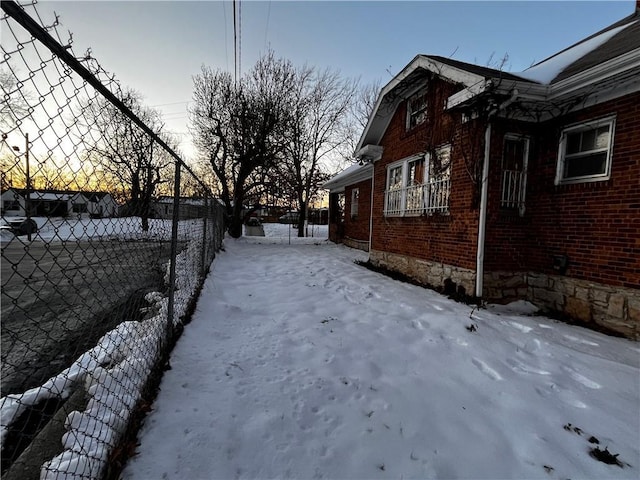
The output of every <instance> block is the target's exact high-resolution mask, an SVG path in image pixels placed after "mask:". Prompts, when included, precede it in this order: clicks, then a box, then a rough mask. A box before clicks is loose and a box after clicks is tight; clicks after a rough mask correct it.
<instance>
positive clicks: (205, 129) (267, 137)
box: [191, 51, 294, 238]
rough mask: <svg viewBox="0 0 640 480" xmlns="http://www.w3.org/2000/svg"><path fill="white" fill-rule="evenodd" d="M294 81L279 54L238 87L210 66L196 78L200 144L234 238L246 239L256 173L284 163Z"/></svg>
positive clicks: (193, 119)
mask: <svg viewBox="0 0 640 480" xmlns="http://www.w3.org/2000/svg"><path fill="white" fill-rule="evenodd" d="M293 79H294V69H293V67H292V65H291V63H290V62H289V61H286V60H284V59H278V58H276V57H275V54H274V52H273V51H269V52H267V53H266V54H265V55H264V56H262V57H261V58H260V59H259V60H258V62H257V63H256V65H255V66H254V67H253V68H252V69H251V70H250V71H249V72H248V73H247V74H246V75H245V76H244V77H243V78H242V79H240V80H239V81H238V82H235V81H233V80H232V78H231V75H229V74H228V73H226V72H222V71H220V70H217V71H213V70H211V69H210V68H207V67H203V68H202V71H201V73H200V74H199V75H196V76H195V77H194V94H193V99H194V107H193V109H192V110H191V123H192V127H193V129H194V138H195V143H196V147H197V148H198V150H199V151H200V153H201V154H202V155H204V156H205V157H206V158H207V160H208V161H209V164H210V165H211V168H212V169H213V172H214V173H215V175H216V177H217V179H218V181H219V183H220V191H221V197H222V200H223V202H224V204H225V206H226V210H227V215H228V220H229V226H228V229H229V233H230V235H231V236H232V237H235V238H237V237H239V236H241V235H242V223H243V204H244V201H245V197H247V196H248V195H250V194H251V193H252V192H253V191H255V189H257V188H259V187H260V186H261V185H260V181H259V180H258V181H257V180H256V175H255V173H256V172H257V171H259V170H260V169H268V168H270V167H272V166H273V165H274V164H275V163H276V161H277V160H278V159H279V158H281V152H282V150H283V143H282V138H283V135H282V132H283V126H284V125H285V123H286V122H285V118H286V114H287V109H286V106H287V101H288V100H287V96H288V91H289V89H290V86H291V84H292V82H293ZM257 178H258V179H259V178H260V175H258V177H257Z"/></svg>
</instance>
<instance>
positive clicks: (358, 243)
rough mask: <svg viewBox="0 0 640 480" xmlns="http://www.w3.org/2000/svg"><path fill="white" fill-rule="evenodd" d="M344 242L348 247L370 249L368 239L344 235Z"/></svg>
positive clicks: (366, 250)
mask: <svg viewBox="0 0 640 480" xmlns="http://www.w3.org/2000/svg"><path fill="white" fill-rule="evenodd" d="M342 243H343V244H345V245H346V246H347V247H351V248H357V249H358V250H364V251H365V252H368V251H369V241H368V240H357V239H355V238H349V237H344V238H343V239H342Z"/></svg>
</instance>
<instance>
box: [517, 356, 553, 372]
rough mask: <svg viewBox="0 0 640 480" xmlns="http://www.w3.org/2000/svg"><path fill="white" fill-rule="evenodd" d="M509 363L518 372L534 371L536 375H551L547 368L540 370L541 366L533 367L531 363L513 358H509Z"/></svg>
mask: <svg viewBox="0 0 640 480" xmlns="http://www.w3.org/2000/svg"><path fill="white" fill-rule="evenodd" d="M507 363H508V364H509V366H510V367H511V369H512V370H513V371H514V372H517V373H534V374H536V375H551V372H547V371H546V370H540V369H539V368H536V367H533V366H531V365H526V364H524V363H522V362H519V361H518V360H516V359H513V358H510V359H508V360H507Z"/></svg>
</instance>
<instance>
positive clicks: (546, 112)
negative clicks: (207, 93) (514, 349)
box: [325, 3, 640, 338]
mask: <svg viewBox="0 0 640 480" xmlns="http://www.w3.org/2000/svg"><path fill="white" fill-rule="evenodd" d="M355 156H356V157H357V158H359V159H360V161H361V162H362V163H363V165H362V166H359V165H354V166H353V167H350V169H348V170H347V171H345V172H342V173H341V174H339V175H338V176H336V177H334V178H333V179H331V180H330V181H329V182H328V183H327V184H326V185H325V188H328V189H329V190H330V199H331V200H330V208H332V213H331V214H330V215H331V224H330V235H333V238H334V239H337V240H339V239H340V235H342V237H343V238H345V239H346V238H353V239H356V240H359V241H363V242H364V241H366V246H368V247H369V260H370V262H371V263H372V264H374V265H376V266H380V267H384V268H387V269H390V270H394V271H398V272H401V273H403V274H405V275H408V276H410V277H412V278H414V279H415V280H417V281H419V282H421V283H423V284H426V285H430V286H433V287H436V288H445V289H446V290H448V291H453V290H457V292H458V293H464V294H467V295H471V296H476V297H481V298H483V299H485V300H488V301H499V302H506V301H509V300H513V299H527V300H529V301H531V302H533V303H534V304H536V305H537V306H539V307H541V308H542V309H543V310H546V311H552V312H558V313H560V314H563V315H566V316H568V317H571V318H573V319H576V320H580V321H583V322H585V323H595V324H597V325H598V326H600V327H603V328H607V329H610V330H612V331H616V332H619V333H621V334H624V335H627V336H629V337H632V338H638V337H639V336H640V3H637V5H636V11H635V13H634V14H632V15H630V16H629V17H627V18H625V19H622V20H620V21H619V22H617V23H615V24H613V25H611V26H609V27H607V28H606V29H604V30H602V31H600V32H598V33H596V34H594V35H592V36H590V37H588V38H586V39H584V40H583V41H581V42H578V43H577V44H575V45H573V46H571V47H569V48H567V49H565V50H563V51H561V52H559V53H558V54H556V55H554V56H552V57H550V58H548V59H546V60H544V61H542V62H540V63H538V64H536V65H534V66H532V67H531V68H529V69H527V70H525V71H524V72H520V73H507V72H502V71H499V70H495V69H491V68H487V67H481V66H478V65H472V64H468V63H464V62H459V61H455V60H452V59H448V58H443V57H439V56H428V55H418V56H417V57H415V58H414V59H413V61H412V62H411V63H410V64H409V65H407V66H406V67H405V68H404V69H403V70H402V71H401V72H400V73H399V74H398V75H397V76H396V77H395V78H394V79H393V80H392V81H391V82H390V83H389V84H387V85H386V86H385V87H384V88H383V89H382V90H381V93H380V95H379V97H378V100H377V103H376V105H375V108H374V111H373V113H372V115H371V117H370V118H369V122H368V125H367V127H366V128H365V130H364V132H363V134H362V136H361V138H360V141H359V144H358V147H357V151H356V155H355ZM358 172H359V173H358ZM364 172H370V178H366V177H364V178H363V177H362V174H363V173H364ZM358 175H360V176H358ZM354 192H357V193H354ZM367 194H368V195H367ZM338 195H344V203H345V209H344V211H345V215H344V221H343V223H342V224H341V223H340V222H339V219H338V218H337V216H336V214H335V207H336V205H335V203H336V202H337V200H336V199H337V197H338ZM365 197H366V198H365ZM354 200H355V201H357V215H355V217H353V218H352V215H350V213H351V212H352V208H353V202H354ZM363 207H364V208H369V209H370V217H369V215H368V214H366V213H365V212H363V211H362V210H363ZM361 212H362V213H361ZM366 224H368V229H367V230H366V231H364V230H363V229H364V228H365V226H366ZM339 229H342V231H339ZM367 237H368V238H367ZM330 238H331V236H330ZM369 242H370V243H369ZM347 243H348V242H347Z"/></svg>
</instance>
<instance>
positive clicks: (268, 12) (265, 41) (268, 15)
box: [264, 0, 271, 50]
mask: <svg viewBox="0 0 640 480" xmlns="http://www.w3.org/2000/svg"><path fill="white" fill-rule="evenodd" d="M270 18H271V0H269V5H268V7H267V25H266V26H265V28H264V48H265V50H266V48H267V38H268V35H267V34H268V33H269V19H270Z"/></svg>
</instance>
